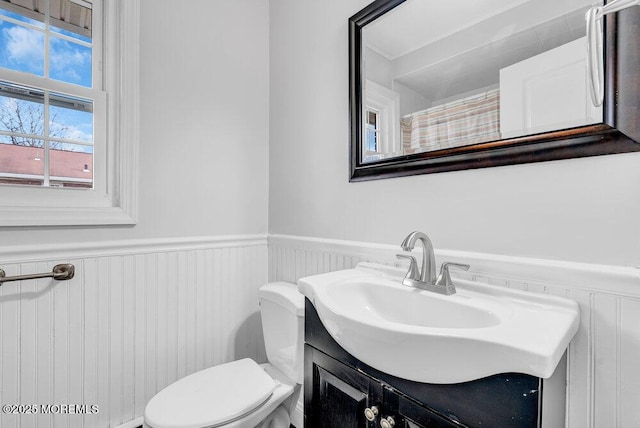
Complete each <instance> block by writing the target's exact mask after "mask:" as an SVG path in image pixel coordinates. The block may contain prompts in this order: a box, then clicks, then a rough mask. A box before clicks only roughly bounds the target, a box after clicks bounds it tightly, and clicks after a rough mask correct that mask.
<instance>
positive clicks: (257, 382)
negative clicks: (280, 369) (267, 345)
mask: <svg viewBox="0 0 640 428" xmlns="http://www.w3.org/2000/svg"><path fill="white" fill-rule="evenodd" d="M277 385H278V384H277V383H276V381H275V380H274V379H273V378H272V377H271V376H269V375H268V374H267V373H266V372H265V371H264V370H263V369H262V368H261V367H260V366H259V365H258V364H257V363H256V362H255V361H253V360H251V359H249V358H246V359H244V360H238V361H233V362H231V363H227V364H221V365H219V366H215V367H211V368H209V369H205V370H201V371H199V372H196V373H193V374H191V375H189V376H187V377H185V378H183V379H180V380H179V381H177V382H174V383H172V384H171V385H169V386H168V387H166V388H165V389H163V390H162V391H160V392H159V393H158V394H156V396H155V397H153V398H152V399H151V400H150V401H149V403H148V404H147V407H146V409H145V411H144V419H145V422H146V423H147V424H149V425H151V426H152V427H154V428H178V427H180V428H202V427H212V426H217V425H220V424H223V423H225V422H228V421H231V420H234V419H237V418H239V417H241V416H243V415H245V414H247V413H250V412H251V411H252V410H253V409H255V408H256V407H258V406H260V405H261V404H263V403H264V402H265V401H266V400H267V399H268V398H269V397H270V396H271V394H272V393H273V391H274V390H275V389H276V386H277Z"/></svg>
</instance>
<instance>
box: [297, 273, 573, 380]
mask: <svg viewBox="0 0 640 428" xmlns="http://www.w3.org/2000/svg"><path fill="white" fill-rule="evenodd" d="M404 273H405V272H404V271H403V270H399V269H394V268H388V267H382V266H377V265H371V264H360V265H358V267H356V268H355V269H348V270H342V271H337V272H331V273H327V274H322V275H315V276H309V277H306V278H301V279H300V280H299V281H298V288H299V289H300V292H301V293H302V294H304V295H305V296H306V297H308V298H309V300H311V302H312V303H313V305H314V307H315V308H316V310H317V312H318V315H319V316H320V320H321V321H322V323H323V325H324V326H325V328H326V329H327V331H328V332H329V334H331V336H332V337H333V338H334V339H335V340H336V342H338V344H340V345H341V346H342V347H343V348H344V349H345V350H347V351H348V352H349V353H351V354H352V355H353V356H355V357H356V358H358V359H359V360H361V361H363V362H364V363H366V364H368V365H370V366H371V367H373V368H376V369H378V370H380V371H382V372H385V373H389V374H392V375H394V376H398V377H401V378H404V379H409V380H414V381H419V382H428V383H459V382H466V381H470V380H474V379H479V378H482V377H486V376H490V375H493V374H498V373H510V372H518V373H526V374H530V375H533V376H537V377H542V378H548V377H550V376H551V375H552V374H553V371H554V370H555V367H556V365H557V364H558V361H559V360H560V358H561V357H562V354H563V353H564V351H565V349H566V348H567V346H568V345H569V342H570V341H571V338H572V337H573V336H574V334H575V333H576V331H577V329H578V324H579V310H578V305H577V304H576V303H575V302H573V301H571V300H568V299H563V298H559V297H555V296H548V295H540V294H533V293H527V292H522V291H517V290H510V289H504V288H501V287H495V286H488V285H483V284H476V283H473V282H470V281H462V280H457V281H455V283H456V289H457V293H456V294H454V295H452V296H444V295H440V294H437V293H434V292H430V291H424V290H419V289H416V288H411V287H407V286H405V285H403V284H402V282H401V281H402V278H403V276H404Z"/></svg>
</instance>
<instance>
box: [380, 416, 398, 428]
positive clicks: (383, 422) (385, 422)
mask: <svg viewBox="0 0 640 428" xmlns="http://www.w3.org/2000/svg"><path fill="white" fill-rule="evenodd" d="M395 424H396V421H394V420H393V418H392V417H391V416H387V417H386V418H382V419H380V428H393V427H394V426H395Z"/></svg>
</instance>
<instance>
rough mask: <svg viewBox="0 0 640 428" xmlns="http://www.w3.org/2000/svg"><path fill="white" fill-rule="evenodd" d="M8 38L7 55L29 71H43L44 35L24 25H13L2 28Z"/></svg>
mask: <svg viewBox="0 0 640 428" xmlns="http://www.w3.org/2000/svg"><path fill="white" fill-rule="evenodd" d="M2 32H3V33H4V35H5V36H6V39H7V45H6V50H7V57H8V59H9V60H10V61H11V62H13V63H16V64H19V65H23V66H27V67H28V68H29V71H32V72H33V71H38V72H41V71H42V64H43V55H44V49H43V46H44V35H43V34H42V33H40V32H37V31H32V30H29V29H27V28H24V27H19V26H12V27H9V28H4V29H3V30H2Z"/></svg>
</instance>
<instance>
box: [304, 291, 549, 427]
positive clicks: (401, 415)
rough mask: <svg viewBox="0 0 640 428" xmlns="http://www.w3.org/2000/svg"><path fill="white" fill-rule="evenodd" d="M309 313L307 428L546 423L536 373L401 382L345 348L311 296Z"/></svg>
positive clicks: (307, 333) (524, 424) (524, 425)
mask: <svg viewBox="0 0 640 428" xmlns="http://www.w3.org/2000/svg"><path fill="white" fill-rule="evenodd" d="M305 317H306V318H305V342H306V343H305V357H304V358H305V379H304V421H305V425H304V426H305V428H320V427H322V428H361V427H362V428H365V427H367V428H374V427H375V428H378V427H382V428H387V427H389V428H391V427H394V428H397V427H400V428H427V427H429V428H431V427H438V428H440V427H442V428H448V427H478V428H481V427H491V428H502V427H518V428H534V427H539V426H541V420H542V419H541V410H542V409H541V407H542V406H541V403H542V397H541V395H542V394H541V391H542V380H541V379H539V378H537V377H533V376H529V375H524V374H517V373H509V374H501V375H495V376H490V377H487V378H483V379H479V380H475V381H471V382H466V383H461V384H450V385H449V384H448V385H436V384H426V383H419V382H413V381H409V380H406V379H400V378H397V377H394V376H391V375H388V374H385V373H382V372H380V371H377V370H375V369H374V368H372V367H369V366H367V365H366V364H364V363H362V362H361V361H359V360H358V359H356V358H355V357H353V356H352V355H350V354H349V353H348V352H347V351H345V350H344V349H343V348H342V347H340V345H338V343H337V342H336V341H335V340H333V338H332V337H331V336H330V335H329V333H328V332H327V331H326V330H325V328H324V326H323V325H322V322H321V321H320V318H319V317H318V314H317V312H316V310H315V308H314V307H313V305H312V304H311V303H310V302H309V301H308V300H307V301H306V307H305ZM469 361H470V364H472V363H473V355H470V356H469ZM374 412H377V414H374ZM367 416H369V419H368V418H367ZM370 419H373V420H370Z"/></svg>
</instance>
